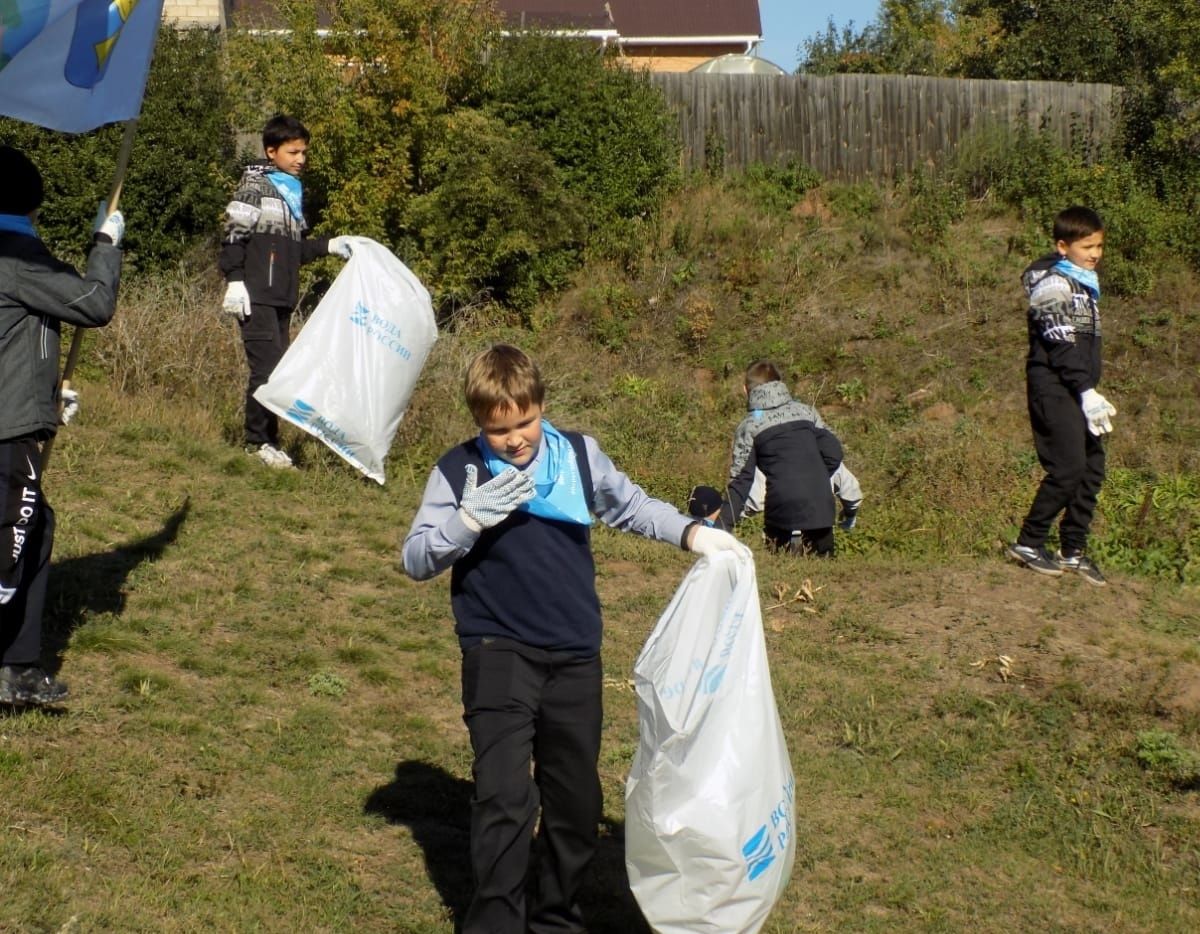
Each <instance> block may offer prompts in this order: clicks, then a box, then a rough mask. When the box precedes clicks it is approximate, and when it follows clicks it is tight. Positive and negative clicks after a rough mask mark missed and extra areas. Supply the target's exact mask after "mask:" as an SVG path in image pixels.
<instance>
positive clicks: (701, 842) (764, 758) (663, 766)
mask: <svg viewBox="0 0 1200 934" xmlns="http://www.w3.org/2000/svg"><path fill="white" fill-rule="evenodd" d="M634 683H635V685H636V688H637V694H638V720H639V726H640V734H641V735H640V741H639V743H638V750H637V753H636V754H635V755H634V759H633V767H632V770H631V772H630V775H629V780H628V782H627V783H626V787H625V865H626V868H627V870H628V872H629V884H630V887H631V888H632V889H633V894H634V897H636V898H637V902H638V905H640V906H641V909H642V913H643V914H644V915H645V917H646V920H647V921H648V922H649V923H650V925H651V927H653V928H654V930H655V931H657V932H660V934H682V932H688V934H699V932H711V934H739V932H754V931H758V930H759V928H761V927H762V925H763V922H765V921H766V919H767V915H768V914H769V913H770V911H771V907H772V906H773V905H774V904H775V901H776V900H777V899H778V898H779V896H780V894H781V893H782V892H783V890H784V887H785V886H786V885H787V881H788V877H789V876H790V875H791V871H792V861H793V859H794V857H795V852H796V842H795V835H794V828H793V822H792V812H793V806H794V803H795V788H796V781H795V777H794V775H793V773H792V766H791V760H790V759H789V758H788V752H787V745H786V743H785V742H784V737H783V727H782V725H781V724H780V722H779V712H778V710H777V709H776V707H775V695H774V694H773V693H772V691H771V675H770V672H769V670H768V669H767V651H766V642H765V640H764V639H763V630H762V612H761V610H760V609H759V603H758V581H757V577H756V575H755V572H754V559H753V558H752V557H748V556H739V555H737V554H735V553H734V552H720V553H718V554H716V555H713V556H710V557H708V558H703V559H701V560H700V561H698V562H696V564H695V565H694V566H693V567H692V569H691V571H690V572H689V573H688V575H687V577H686V578H685V579H684V581H683V583H682V584H681V585H680V587H679V589H678V590H677V591H676V592H675V596H674V597H673V598H672V600H671V603H670V605H669V606H668V607H667V609H666V612H664V613H663V615H662V617H661V618H660V619H659V621H658V624H657V625H656V626H655V627H654V631H653V632H652V633H651V634H650V638H649V639H648V640H647V642H646V645H645V647H644V648H643V649H642V652H641V654H640V655H639V656H638V660H637V663H636V664H635V666H634Z"/></svg>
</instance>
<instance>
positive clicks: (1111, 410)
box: [1079, 389, 1117, 437]
mask: <svg viewBox="0 0 1200 934" xmlns="http://www.w3.org/2000/svg"><path fill="white" fill-rule="evenodd" d="M1079 405H1080V407H1081V408H1082V409H1083V416H1084V418H1086V419H1087V423H1088V431H1090V432H1091V433H1092V434H1094V435H1095V436H1096V437H1100V435H1106V434H1108V433H1109V432H1110V431H1112V422H1110V421H1109V417H1110V416H1112V415H1116V414H1117V410H1116V407H1115V406H1114V405H1113V404H1112V403H1111V402H1109V401H1108V400H1107V399H1105V398H1104V396H1102V395H1100V393H1098V392H1096V390H1094V389H1085V390H1084V391H1083V394H1082V395H1081V396H1080V397H1079Z"/></svg>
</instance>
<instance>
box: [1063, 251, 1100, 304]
mask: <svg viewBox="0 0 1200 934" xmlns="http://www.w3.org/2000/svg"><path fill="white" fill-rule="evenodd" d="M1054 270H1055V271H1056V272H1061V273H1062V274H1063V275H1064V276H1070V277H1071V278H1072V279H1074V280H1075V281H1076V282H1078V283H1079V284H1080V285H1082V286H1083V287H1084V288H1085V289H1087V290H1088V292H1089V293H1091V296H1092V301H1097V302H1098V301H1099V300H1100V277H1099V276H1097V275H1096V270H1094V269H1084V268H1082V267H1080V266H1076V265H1075V264H1074V263H1072V262H1071V261H1070V260H1069V259H1067V258H1066V257H1065V256H1064V257H1063V258H1062V259H1060V260H1059V261H1058V262H1057V263H1055V264H1054Z"/></svg>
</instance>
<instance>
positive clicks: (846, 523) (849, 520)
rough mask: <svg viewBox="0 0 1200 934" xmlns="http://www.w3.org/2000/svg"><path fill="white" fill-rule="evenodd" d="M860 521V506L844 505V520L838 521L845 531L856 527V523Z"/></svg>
mask: <svg viewBox="0 0 1200 934" xmlns="http://www.w3.org/2000/svg"><path fill="white" fill-rule="evenodd" d="M856 522H858V506H846V505H845V504H843V505H842V521H841V522H839V523H838V527H839V528H840V529H841V530H842V531H843V532H849V531H850V530H851V529H853V528H854V524H855V523H856Z"/></svg>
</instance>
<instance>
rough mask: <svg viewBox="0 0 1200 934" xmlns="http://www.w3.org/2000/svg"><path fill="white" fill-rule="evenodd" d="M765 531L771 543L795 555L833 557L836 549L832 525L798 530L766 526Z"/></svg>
mask: <svg viewBox="0 0 1200 934" xmlns="http://www.w3.org/2000/svg"><path fill="white" fill-rule="evenodd" d="M763 532H764V533H765V534H766V536H767V542H768V543H769V544H770V545H772V546H773V547H774V548H777V549H780V550H783V551H786V552H788V553H789V554H793V555H814V556H816V557H818V558H832V557H833V555H834V551H835V550H836V545H835V543H834V538H833V527H832V526H830V527H828V528H823V529H801V530H800V531H798V532H785V531H783V530H781V529H773V528H770V527H766V528H764V529H763Z"/></svg>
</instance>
